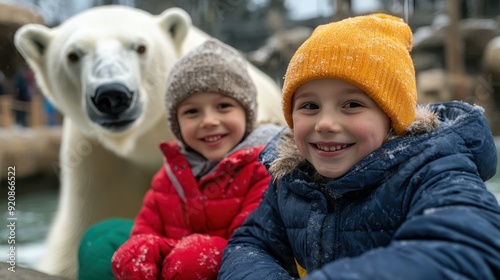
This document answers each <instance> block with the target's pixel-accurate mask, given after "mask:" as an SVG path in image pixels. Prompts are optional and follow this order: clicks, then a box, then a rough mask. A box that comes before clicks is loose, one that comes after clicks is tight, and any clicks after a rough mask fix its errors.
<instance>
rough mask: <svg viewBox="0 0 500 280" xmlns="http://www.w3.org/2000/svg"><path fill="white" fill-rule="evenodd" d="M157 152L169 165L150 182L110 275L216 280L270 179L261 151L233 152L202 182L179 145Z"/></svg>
mask: <svg viewBox="0 0 500 280" xmlns="http://www.w3.org/2000/svg"><path fill="white" fill-rule="evenodd" d="M160 147H161V149H162V151H163V154H164V157H165V159H168V161H166V163H165V165H164V166H163V167H162V168H161V169H160V170H159V171H158V172H157V173H156V175H155V176H154V177H153V180H152V188H151V189H150V190H149V191H148V192H147V193H146V195H145V198H144V203H143V207H142V209H141V211H140V212H139V215H138V216H137V218H136V220H135V224H134V227H133V229H132V235H131V237H130V239H129V240H128V241H127V242H126V243H125V244H123V245H122V246H121V247H120V248H119V249H118V250H117V251H116V253H115V254H114V256H113V260H112V262H113V273H114V275H115V277H116V279H134V280H136V279H174V278H175V279H189V280H194V279H216V278H217V274H218V270H219V267H220V264H221V260H222V251H223V250H224V248H225V247H226V244H227V240H228V239H229V238H230V237H231V235H232V234H233V231H234V230H235V229H237V228H238V227H239V226H241V224H242V223H243V222H244V220H245V219H246V218H247V216H248V215H249V214H250V213H251V212H252V211H253V210H254V209H255V208H256V207H257V206H258V204H259V203H260V200H261V197H262V194H263V192H264V191H265V189H266V188H267V186H268V183H269V180H270V175H269V174H268V172H267V170H266V168H265V167H264V166H263V165H262V164H261V163H260V162H259V161H258V160H257V159H258V155H259V153H260V152H261V151H262V149H263V148H264V145H260V146H256V147H252V148H244V149H241V150H239V151H236V152H234V153H233V154H231V155H230V156H228V157H227V158H224V159H223V160H222V161H221V162H220V163H219V164H218V165H217V167H216V169H215V171H213V172H211V173H209V174H207V175H205V176H203V177H202V178H201V179H200V181H196V178H195V177H194V176H193V174H192V171H191V167H190V166H189V164H188V162H187V161H186V159H185V158H184V156H183V155H182V154H181V153H180V147H179V146H178V145H177V144H175V143H174V142H171V143H162V144H161V145H160ZM169 169H170V170H169ZM167 172H172V174H173V175H175V178H176V179H177V181H178V186H182V187H180V188H182V191H180V190H179V191H178V190H176V188H175V184H176V182H172V181H171V180H170V178H169V176H168V175H167ZM174 181H175V180H174ZM182 192H183V194H182Z"/></svg>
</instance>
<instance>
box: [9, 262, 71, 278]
mask: <svg viewBox="0 0 500 280" xmlns="http://www.w3.org/2000/svg"><path fill="white" fill-rule="evenodd" d="M10 267H11V266H10V264H8V263H5V262H0V279H2V280H35V279H36V280H69V279H68V278H62V277H58V276H51V275H48V274H45V273H42V272H39V271H36V270H34V269H30V268H24V267H19V266H17V265H16V266H15V268H14V272H13V271H11V270H9V268H10Z"/></svg>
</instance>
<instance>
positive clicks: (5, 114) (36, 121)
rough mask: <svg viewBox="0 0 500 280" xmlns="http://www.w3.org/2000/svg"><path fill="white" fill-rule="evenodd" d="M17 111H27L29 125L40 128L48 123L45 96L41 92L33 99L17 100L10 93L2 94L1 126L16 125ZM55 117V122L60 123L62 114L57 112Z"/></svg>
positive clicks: (0, 108)
mask: <svg viewBox="0 0 500 280" xmlns="http://www.w3.org/2000/svg"><path fill="white" fill-rule="evenodd" d="M16 111H19V112H25V113H26V120H27V126H28V127H31V128H39V127H43V126H47V125H48V116H47V114H46V113H45V110H44V97H43V96H42V95H40V94H35V95H34V96H33V98H32V99H31V101H20V100H16V99H15V98H13V97H12V95H10V94H7V95H2V96H0V127H3V128H13V127H15V125H16V114H15V112H16ZM55 118H56V122H55V124H56V125H60V124H61V118H62V117H61V115H60V114H58V113H56V116H55Z"/></svg>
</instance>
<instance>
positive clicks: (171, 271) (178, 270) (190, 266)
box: [161, 234, 227, 280]
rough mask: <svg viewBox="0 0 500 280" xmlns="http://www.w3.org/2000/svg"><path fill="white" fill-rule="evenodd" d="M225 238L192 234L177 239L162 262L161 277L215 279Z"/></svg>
mask: <svg viewBox="0 0 500 280" xmlns="http://www.w3.org/2000/svg"><path fill="white" fill-rule="evenodd" d="M226 245H227V240H226V239H224V238H222V237H219V236H210V235H205V234H192V235H189V236H186V237H184V238H183V239H181V240H179V242H178V243H177V245H175V247H174V248H173V249H172V251H171V252H170V254H169V255H168V256H167V257H166V258H165V261H164V262H163V268H162V271H161V276H162V277H161V279H176V280H182V279H186V280H196V279H217V275H218V273H219V268H220V265H221V261H222V251H224V248H225V247H226Z"/></svg>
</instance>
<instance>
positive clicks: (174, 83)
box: [166, 38, 257, 141]
mask: <svg viewBox="0 0 500 280" xmlns="http://www.w3.org/2000/svg"><path fill="white" fill-rule="evenodd" d="M246 63H247V62H246V60H245V59H244V58H243V57H242V56H241V55H240V54H239V53H238V51H237V50H235V49H233V48H232V47H230V46H228V45H226V44H224V43H222V42H221V41H219V40H216V39H213V38H211V39H208V40H207V41H206V42H204V43H203V44H202V45H200V46H198V47H196V48H195V49H193V50H192V51H191V52H189V53H188V54H187V55H186V56H184V57H183V58H181V59H180V60H179V61H178V62H177V63H176V64H175V65H174V67H173V69H172V72H171V73H170V76H169V79H168V85H167V95H166V104H167V108H166V109H167V122H168V126H169V127H170V129H171V130H172V133H173V134H174V136H175V137H177V139H179V140H182V141H183V139H182V135H181V131H180V127H179V122H178V120H177V108H178V107H179V104H180V103H181V102H182V101H184V100H186V99H187V98H188V97H190V96H191V95H193V94H194V93H198V92H216V93H220V94H222V95H225V96H228V97H231V98H234V99H235V100H237V101H238V102H239V103H240V104H241V105H242V106H243V108H244V109H245V112H246V134H248V133H250V132H251V131H252V130H253V128H254V126H255V122H256V108H257V100H256V99H257V89H256V88H255V85H254V83H253V81H252V79H251V78H250V75H249V73H248V71H247V68H246V67H247V65H246Z"/></svg>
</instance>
